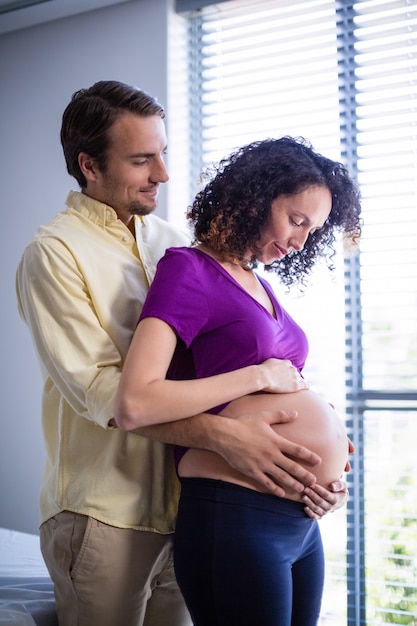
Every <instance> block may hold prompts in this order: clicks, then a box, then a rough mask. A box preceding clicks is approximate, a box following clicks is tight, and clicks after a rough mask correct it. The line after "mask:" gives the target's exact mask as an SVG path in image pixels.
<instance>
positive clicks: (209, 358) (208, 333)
mask: <svg viewBox="0 0 417 626" xmlns="http://www.w3.org/2000/svg"><path fill="white" fill-rule="evenodd" d="M258 278H259V280H260V282H261V283H262V285H263V286H264V288H265V290H266V291H267V293H268V295H269V297H270V299H271V301H272V304H273V307H274V310H275V317H274V316H272V315H271V314H270V313H269V312H268V311H267V310H266V309H265V307H263V306H262V305H261V304H260V303H259V302H257V300H255V299H254V298H253V297H252V296H251V295H250V294H249V293H248V292H247V291H246V290H245V289H244V288H243V287H242V286H241V285H240V284H239V283H238V282H237V281H236V280H235V279H234V278H233V277H232V276H231V275H230V274H229V273H228V272H227V271H226V270H225V269H224V268H223V267H222V266H221V265H220V264H219V263H218V262H217V261H216V260H215V259H213V258H212V257H210V256H208V255H207V254H205V253H204V252H202V251H201V250H198V249H197V248H169V249H168V250H167V251H166V253H165V256H164V257H163V258H162V259H161V260H160V261H159V263H158V267H157V271H156V275H155V278H154V281H153V282H152V285H151V287H150V289H149V293H148V296H147V299H146V302H145V304H144V307H143V310H142V313H141V316H140V319H143V318H145V317H157V318H158V319H161V320H164V321H165V322H167V324H169V325H170V326H172V328H173V329H174V330H175V331H176V333H177V335H178V337H179V340H178V343H177V348H176V351H175V353H174V356H173V359H172V362H171V366H170V368H169V371H168V374H167V377H168V378H170V379H172V380H189V379H191V378H204V377H206V376H213V375H214V374H222V373H224V372H229V371H233V370H235V369H238V368H241V367H245V366H246V365H255V364H259V363H262V362H263V361H265V360H266V359H269V358H272V357H274V358H277V359H289V360H290V361H291V362H292V364H293V365H294V366H295V367H296V368H297V369H298V370H299V371H300V372H301V370H302V368H303V366H304V363H305V359H306V357H307V353H308V343H307V338H306V335H305V333H304V332H303V330H302V329H301V328H300V327H299V326H298V325H297V324H296V323H295V322H294V320H293V319H292V318H291V317H290V316H289V315H288V313H287V312H286V311H285V310H284V309H283V308H282V306H281V305H280V303H279V302H278V300H277V299H276V297H275V294H274V292H273V290H272V288H271V286H270V285H269V283H268V282H267V281H265V280H264V279H263V278H262V277H260V276H259V277H258ZM224 406H225V405H222V406H220V407H211V408H209V407H207V410H209V411H210V412H212V413H219V412H220V411H221V409H222V408H223V407H224Z"/></svg>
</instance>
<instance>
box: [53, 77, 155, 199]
mask: <svg viewBox="0 0 417 626" xmlns="http://www.w3.org/2000/svg"><path fill="white" fill-rule="evenodd" d="M125 112H130V113H134V114H135V115H139V116H141V117H149V116H151V115H159V116H160V117H161V118H164V117H165V112H164V109H163V107H162V105H161V104H159V102H158V101H157V100H156V99H155V98H154V97H153V96H150V95H149V94H148V93H146V92H145V91H142V90H141V89H138V88H136V87H133V86H131V85H126V84H125V83H121V82H118V81H115V80H102V81H99V82H97V83H95V84H94V85H93V86H92V87H89V88H87V89H80V90H79V91H76V92H75V93H74V94H73V96H72V98H71V101H70V103H69V104H68V106H67V108H66V109H65V111H64V114H63V116H62V126H61V144H62V148H63V150H64V156H65V161H66V164H67V170H68V173H69V174H70V175H71V176H73V177H74V178H75V179H76V180H77V181H78V184H79V185H80V187H81V189H84V188H85V186H86V185H87V181H86V179H85V177H84V175H83V173H82V172H81V170H80V167H79V165H78V155H79V153H80V152H86V153H87V154H88V155H90V156H91V157H92V158H93V159H95V160H96V161H97V164H98V166H99V168H100V169H101V170H104V169H105V167H106V159H107V152H108V148H109V134H108V131H109V128H110V127H111V126H112V125H113V124H114V122H115V121H116V120H117V119H118V118H119V117H120V116H121V115H123V114H124V113H125Z"/></svg>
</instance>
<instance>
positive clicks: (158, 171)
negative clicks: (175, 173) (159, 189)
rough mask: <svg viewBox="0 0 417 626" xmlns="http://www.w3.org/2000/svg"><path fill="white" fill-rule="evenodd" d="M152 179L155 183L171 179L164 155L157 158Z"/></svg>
mask: <svg viewBox="0 0 417 626" xmlns="http://www.w3.org/2000/svg"><path fill="white" fill-rule="evenodd" d="M151 179H152V182H154V183H166V182H167V180H169V176H168V172H167V168H166V166H165V162H164V160H163V159H162V157H159V158H158V159H156V161H155V164H154V167H153V168H152V171H151Z"/></svg>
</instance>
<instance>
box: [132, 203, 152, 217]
mask: <svg viewBox="0 0 417 626" xmlns="http://www.w3.org/2000/svg"><path fill="white" fill-rule="evenodd" d="M156 206H157V205H156V202H155V203H154V204H153V205H151V206H149V205H145V204H140V205H135V206H132V207H130V210H129V212H130V214H131V215H139V216H140V215H142V216H143V215H149V214H150V213H153V212H154V211H155V209H156Z"/></svg>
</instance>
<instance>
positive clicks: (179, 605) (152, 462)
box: [17, 81, 346, 626]
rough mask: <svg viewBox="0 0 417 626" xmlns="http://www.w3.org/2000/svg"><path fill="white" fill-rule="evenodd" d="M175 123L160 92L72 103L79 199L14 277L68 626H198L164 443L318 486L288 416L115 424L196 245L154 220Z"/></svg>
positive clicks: (81, 94) (314, 501)
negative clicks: (29, 346) (161, 269)
mask: <svg viewBox="0 0 417 626" xmlns="http://www.w3.org/2000/svg"><path fill="white" fill-rule="evenodd" d="M163 119H164V111H163V108H162V106H161V105H160V104H159V103H158V102H157V101H156V100H155V99H154V98H153V97H151V96H150V95H148V94H146V93H145V92H143V91H140V90H138V89H136V88H134V87H131V86H129V85H125V84H123V83H119V82H116V81H100V82H98V83H96V84H95V85H93V86H92V87H91V88H89V89H81V90H80V91H78V92H76V93H75V94H74V95H73V97H72V100H71V102H70V103H69V105H68V106H67V108H66V110H65V112H64V114H63V119H62V128H61V143H62V146H63V150H64V155H65V159H66V163H67V169H68V172H69V173H70V174H71V175H72V176H74V178H75V179H76V180H77V182H78V184H79V186H80V189H81V192H75V191H72V192H70V194H69V196H68V198H67V209H66V210H65V211H63V212H62V213H60V214H58V215H57V216H56V218H55V219H54V220H52V221H51V222H50V223H49V224H48V225H46V226H43V227H41V228H40V229H39V230H38V232H37V233H36V235H35V236H34V238H33V240H32V242H31V243H30V244H29V246H28V247H27V248H26V250H25V252H24V254H23V257H22V260H21V262H20V264H19V268H18V271H17V294H18V303H19V310H20V313H21V315H22V317H23V318H24V320H25V321H26V323H27V324H28V326H29V328H30V330H31V332H32V335H33V339H34V343H35V346H36V349H37V352H38V355H39V359H40V362H41V366H42V371H43V375H44V391H43V405H42V421H43V429H44V437H45V443H46V450H47V460H46V468H45V473H44V478H43V483H42V488H41V528H40V538H41V547H42V552H43V555H44V558H45V561H46V564H47V566H48V569H49V571H50V574H51V578H52V580H53V582H54V586H55V596H56V602H57V611H58V618H59V623H60V626H75V625H77V626H121V625H123V626H141V625H142V624H143V625H146V626H170V625H172V626H186V625H187V624H190V623H191V622H190V618H189V616H188V613H187V611H186V608H185V605H184V602H183V600H182V597H181V595H180V593H179V590H178V588H177V585H176V581H175V576H174V572H173V566H172V533H173V531H174V524H175V517H176V510H177V502H178V495H179V494H178V490H179V487H178V482H177V478H176V476H175V472H174V469H173V460H172V449H171V448H170V446H167V445H166V443H178V444H182V445H185V446H192V447H203V448H208V449H212V450H216V451H217V452H219V453H220V454H222V455H223V456H225V458H227V459H228V461H229V462H230V463H231V464H232V465H234V466H236V467H238V468H239V469H240V470H241V471H243V472H244V473H246V474H248V475H250V476H252V477H253V478H255V479H257V480H258V481H259V482H260V483H261V484H263V485H264V486H265V487H266V488H267V489H269V490H270V491H271V493H275V494H277V495H280V494H281V495H282V493H283V488H285V487H289V486H293V487H294V486H296V487H297V488H298V489H299V490H300V491H301V490H303V489H304V486H305V485H308V484H310V483H311V482H312V479H313V476H312V475H311V474H310V472H308V471H307V470H306V469H304V468H303V467H302V466H301V465H298V464H297V463H296V462H295V461H294V460H291V458H290V457H292V458H295V459H298V460H303V461H306V462H309V463H311V464H314V463H316V462H317V460H318V459H317V457H316V455H314V454H313V453H311V452H309V451H307V450H305V449H302V448H300V447H299V446H296V445H294V444H292V443H291V442H289V441H286V440H283V439H281V438H279V437H278V436H277V435H276V434H275V433H274V432H273V430H272V429H271V428H270V427H269V426H270V424H271V423H273V422H277V421H283V420H285V419H291V416H290V417H286V416H279V418H278V416H276V415H262V416H243V417H242V418H241V419H239V420H228V419H225V418H221V417H218V416H210V417H209V418H207V416H196V417H194V418H190V419H188V420H181V421H179V422H176V423H173V424H170V425H159V426H158V427H151V428H147V429H142V432H141V433H140V434H139V433H125V432H122V431H120V430H119V429H117V428H115V424H114V421H113V404H114V399H115V394H116V389H117V386H118V382H119V377H120V371H121V367H122V365H123V361H124V358H125V356H126V352H127V348H128V346H129V342H130V340H131V337H132V335H133V331H134V328H135V326H136V322H137V319H138V317H139V313H140V310H141V306H142V304H143V302H144V299H145V297H146V293H147V290H148V287H149V284H150V282H151V281H152V278H153V276H154V272H155V267H156V263H157V261H158V259H159V258H160V257H161V256H162V255H163V253H164V252H165V249H166V248H167V247H169V246H175V245H187V244H188V240H187V239H188V238H187V236H186V235H184V234H182V233H181V232H178V231H177V230H176V229H175V228H174V227H173V226H171V225H169V224H168V223H166V222H164V221H163V220H161V219H159V218H158V217H156V216H154V215H152V212H153V211H154V209H155V208H156V206H157V198H158V188H159V185H160V183H163V182H166V181H167V180H168V174H167V171H166V169H165V164H164V153H165V150H166V135H165V128H164V122H163ZM142 435H146V437H148V438H145V437H144V436H142ZM160 441H161V442H162V441H164V442H166V443H160ZM249 442H250V444H251V445H250V454H249V453H248V449H249ZM334 491H335V492H338V493H331V492H330V491H325V490H321V491H320V490H319V488H314V490H313V489H308V490H306V495H305V501H306V505H307V513H308V514H309V515H310V516H313V517H321V516H322V515H323V514H324V513H326V512H327V511H329V510H332V509H334V508H336V507H338V506H340V505H341V504H342V503H343V502H344V500H345V497H346V495H345V491H346V489H345V484H344V483H339V482H338V483H336V484H335V485H334Z"/></svg>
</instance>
